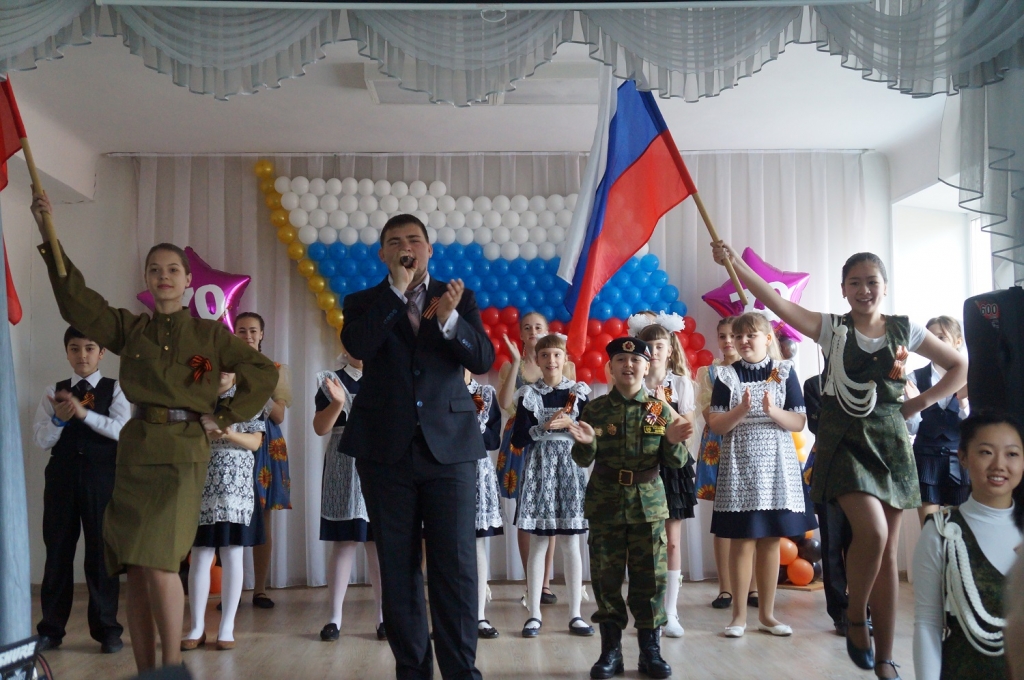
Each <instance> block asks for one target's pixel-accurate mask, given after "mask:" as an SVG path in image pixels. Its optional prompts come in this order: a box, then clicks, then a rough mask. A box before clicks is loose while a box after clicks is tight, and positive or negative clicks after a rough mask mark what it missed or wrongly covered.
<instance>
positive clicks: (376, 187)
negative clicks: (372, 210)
mask: <svg viewBox="0 0 1024 680" xmlns="http://www.w3.org/2000/svg"><path fill="white" fill-rule="evenodd" d="M373 193H375V194H377V195H378V196H387V195H388V194H390V193H391V182H389V181H387V180H386V179H379V180H377V181H376V182H374V183H373Z"/></svg>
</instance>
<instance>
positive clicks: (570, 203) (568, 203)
mask: <svg viewBox="0 0 1024 680" xmlns="http://www.w3.org/2000/svg"><path fill="white" fill-rule="evenodd" d="M579 196H580V195H579V194H569V195H568V196H566V197H565V209H566V210H575V209H576V200H577V199H578V198H579Z"/></svg>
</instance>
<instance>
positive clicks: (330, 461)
mask: <svg viewBox="0 0 1024 680" xmlns="http://www.w3.org/2000/svg"><path fill="white" fill-rule="evenodd" d="M344 431H345V428H343V427H336V428H334V429H333V430H332V431H331V438H330V439H329V440H328V441H327V450H326V452H325V453H324V478H323V484H322V486H321V491H320V540H321V541H356V542H358V543H365V542H367V541H372V540H373V533H372V531H371V529H370V518H369V515H367V514H366V502H365V501H364V500H363V488H362V486H361V484H360V482H359V473H358V472H356V460H355V458H353V457H352V456H346V455H345V454H344V453H342V452H341V450H340V445H341V435H342V433H343V432H344Z"/></svg>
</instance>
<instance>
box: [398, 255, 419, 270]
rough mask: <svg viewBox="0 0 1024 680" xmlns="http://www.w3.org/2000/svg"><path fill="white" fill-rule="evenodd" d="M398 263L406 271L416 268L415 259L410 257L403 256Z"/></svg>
mask: <svg viewBox="0 0 1024 680" xmlns="http://www.w3.org/2000/svg"><path fill="white" fill-rule="evenodd" d="M398 261H399V263H401V265H402V266H403V267H405V268H406V269H413V268H414V267H415V266H416V258H415V257H413V256H412V255H403V256H402V257H401V258H400V259H399V260H398Z"/></svg>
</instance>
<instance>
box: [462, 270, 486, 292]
mask: <svg viewBox="0 0 1024 680" xmlns="http://www.w3.org/2000/svg"><path fill="white" fill-rule="evenodd" d="M462 282H463V283H464V284H466V288H469V289H470V290H480V284H481V283H482V282H481V281H480V277H479V276H477V275H475V274H474V275H472V276H467V277H466V278H465V279H463V280H462Z"/></svg>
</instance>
